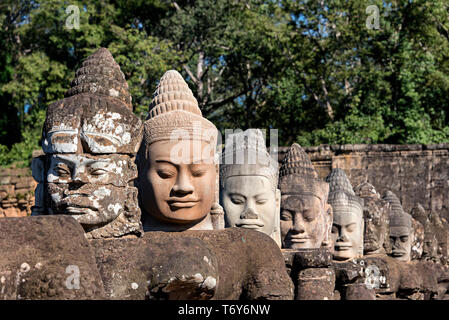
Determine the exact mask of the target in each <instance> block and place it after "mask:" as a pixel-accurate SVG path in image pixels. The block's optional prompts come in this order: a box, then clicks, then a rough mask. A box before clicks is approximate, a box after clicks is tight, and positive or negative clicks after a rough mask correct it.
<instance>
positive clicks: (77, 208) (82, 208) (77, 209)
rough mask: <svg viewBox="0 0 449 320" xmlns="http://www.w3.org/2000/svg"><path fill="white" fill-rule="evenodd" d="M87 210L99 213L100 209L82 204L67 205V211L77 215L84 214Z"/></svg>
mask: <svg viewBox="0 0 449 320" xmlns="http://www.w3.org/2000/svg"><path fill="white" fill-rule="evenodd" d="M86 210H92V211H98V208H95V207H92V206H88V205H87V206H83V205H80V204H67V205H66V207H65V211H67V212H72V213H77V212H83V211H86Z"/></svg>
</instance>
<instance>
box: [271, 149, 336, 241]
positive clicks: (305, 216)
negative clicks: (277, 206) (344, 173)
mask: <svg viewBox="0 0 449 320" xmlns="http://www.w3.org/2000/svg"><path fill="white" fill-rule="evenodd" d="M279 189H280V190H281V239H282V243H283V246H284V248H286V249H289V248H291V249H313V248H319V247H320V246H330V245H331V239H330V234H331V228H332V221H333V213H332V208H331V206H330V205H329V204H328V203H327V197H328V192H329V185H328V184H327V183H326V182H324V181H320V180H319V179H318V175H317V173H316V171H315V169H314V167H313V165H312V163H311V162H310V159H309V158H308V156H307V155H306V154H305V152H304V150H303V149H302V148H301V146H299V145H298V144H296V143H294V144H293V145H292V146H291V148H290V149H289V151H288V153H287V155H286V156H285V158H284V160H283V162H282V165H281V167H280V169H279Z"/></svg>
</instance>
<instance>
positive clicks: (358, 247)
mask: <svg viewBox="0 0 449 320" xmlns="http://www.w3.org/2000/svg"><path fill="white" fill-rule="evenodd" d="M326 181H327V182H329V198H328V202H329V204H330V205H331V206H332V210H333V213H334V220H333V225H332V242H333V245H334V251H333V256H334V259H335V260H346V259H351V258H356V257H358V256H362V255H363V233H364V220H363V211H362V210H363V209H362V208H363V200H362V199H360V198H359V197H357V196H356V195H355V193H354V190H353V189H352V185H351V182H350V181H349V179H348V177H347V176H346V174H345V172H344V171H343V170H342V169H339V168H336V169H333V170H332V172H331V173H330V174H329V176H328V177H327V178H326Z"/></svg>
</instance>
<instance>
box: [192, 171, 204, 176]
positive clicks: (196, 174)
mask: <svg viewBox="0 0 449 320" xmlns="http://www.w3.org/2000/svg"><path fill="white" fill-rule="evenodd" d="M205 173H206V170H196V171H194V172H192V176H194V177H202V176H204V174H205Z"/></svg>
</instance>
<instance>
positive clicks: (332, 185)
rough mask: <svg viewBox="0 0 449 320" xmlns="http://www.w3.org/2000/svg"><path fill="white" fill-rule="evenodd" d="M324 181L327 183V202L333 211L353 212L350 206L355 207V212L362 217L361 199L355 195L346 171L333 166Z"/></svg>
mask: <svg viewBox="0 0 449 320" xmlns="http://www.w3.org/2000/svg"><path fill="white" fill-rule="evenodd" d="M326 182H328V183H329V197H328V203H329V204H330V205H331V206H332V208H333V209H334V212H336V211H339V212H354V211H353V210H352V208H356V209H357V210H356V212H357V213H359V214H360V218H362V215H363V208H362V207H363V200H362V199H361V198H359V197H357V196H356V195H355V193H354V190H353V189H352V185H351V182H350V181H349V179H348V177H347V176H346V173H345V172H344V171H343V170H342V169H339V168H335V169H333V170H332V171H331V173H330V174H329V175H328V176H327V178H326Z"/></svg>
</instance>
